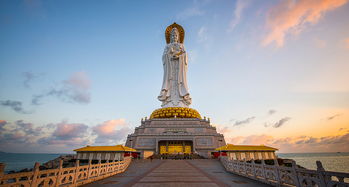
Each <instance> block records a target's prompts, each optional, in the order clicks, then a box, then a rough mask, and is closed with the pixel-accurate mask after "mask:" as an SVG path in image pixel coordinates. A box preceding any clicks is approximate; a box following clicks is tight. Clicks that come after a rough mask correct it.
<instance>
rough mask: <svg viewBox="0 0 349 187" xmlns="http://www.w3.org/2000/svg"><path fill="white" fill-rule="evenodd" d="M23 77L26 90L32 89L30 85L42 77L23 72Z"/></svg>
mask: <svg viewBox="0 0 349 187" xmlns="http://www.w3.org/2000/svg"><path fill="white" fill-rule="evenodd" d="M22 75H23V77H24V81H23V85H24V87H26V88H30V83H31V82H32V81H33V80H35V79H37V78H38V77H40V75H39V74H34V73H32V72H23V74H22Z"/></svg>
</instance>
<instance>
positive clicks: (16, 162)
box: [0, 153, 63, 173]
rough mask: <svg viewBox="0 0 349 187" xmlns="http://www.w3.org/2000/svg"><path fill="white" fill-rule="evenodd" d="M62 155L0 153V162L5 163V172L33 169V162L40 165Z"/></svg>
mask: <svg viewBox="0 0 349 187" xmlns="http://www.w3.org/2000/svg"><path fill="white" fill-rule="evenodd" d="M60 155H63V154H40V153H38V154H31V153H0V162H2V163H5V172H6V173H7V172H9V171H19V170H22V169H24V168H33V167H34V164H35V162H39V163H41V164H43V163H45V162H47V161H50V160H53V159H55V158H57V157H59V156H60Z"/></svg>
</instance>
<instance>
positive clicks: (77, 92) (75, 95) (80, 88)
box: [32, 72, 91, 105]
mask: <svg viewBox="0 0 349 187" xmlns="http://www.w3.org/2000/svg"><path fill="white" fill-rule="evenodd" d="M90 87H91V81H90V80H89V78H88V76H87V74H86V73H85V72H76V73H74V74H73V75H72V76H71V77H70V78H69V79H68V80H64V81H63V82H62V83H61V84H60V85H59V88H52V89H51V90H49V91H48V92H45V93H43V94H39V95H34V96H33V98H32V104H33V105H39V104H41V100H42V99H43V98H45V97H49V96H54V97H57V98H59V99H61V100H62V101H64V102H69V103H79V104H88V103H90V100H91V96H90Z"/></svg>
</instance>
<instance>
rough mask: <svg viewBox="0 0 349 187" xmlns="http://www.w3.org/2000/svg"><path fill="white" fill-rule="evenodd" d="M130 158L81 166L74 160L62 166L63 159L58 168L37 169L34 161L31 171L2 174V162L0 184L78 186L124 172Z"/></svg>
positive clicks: (25, 186) (24, 186)
mask: <svg viewBox="0 0 349 187" xmlns="http://www.w3.org/2000/svg"><path fill="white" fill-rule="evenodd" d="M130 163H131V158H130V157H126V158H125V160H123V161H116V162H106V163H100V162H99V163H98V164H92V163H91V161H90V162H89V164H88V165H83V166H81V165H80V163H79V161H78V160H77V161H76V164H75V167H69V168H63V161H62V160H61V161H60V163H59V168H57V169H48V170H39V167H40V164H39V163H35V166H34V169H33V171H30V172H20V173H12V174H4V164H1V165H0V186H1V187H3V186H6V187H7V186H9V187H10V186H11V187H12V186H13V187H14V186H16V187H17V186H23V187H29V186H30V187H34V186H35V187H36V186H44V187H46V186H52V187H53V186H54V187H57V186H80V185H83V184H87V183H91V182H94V181H97V180H101V179H104V178H106V177H109V176H112V175H115V174H118V173H122V172H124V171H125V170H126V169H127V167H128V166H129V164H130Z"/></svg>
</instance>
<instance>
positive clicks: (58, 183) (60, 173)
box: [55, 159, 63, 187]
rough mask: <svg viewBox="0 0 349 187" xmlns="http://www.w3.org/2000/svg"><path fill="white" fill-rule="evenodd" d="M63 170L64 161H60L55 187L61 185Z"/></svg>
mask: <svg viewBox="0 0 349 187" xmlns="http://www.w3.org/2000/svg"><path fill="white" fill-rule="evenodd" d="M62 169H63V160H62V159H60V160H59V167H58V173H57V177H56V184H55V187H58V186H59V185H61V176H62Z"/></svg>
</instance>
